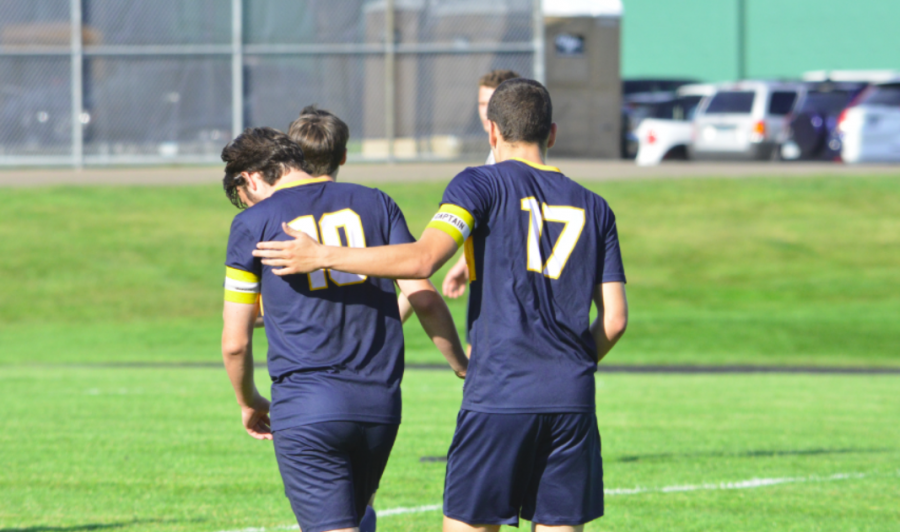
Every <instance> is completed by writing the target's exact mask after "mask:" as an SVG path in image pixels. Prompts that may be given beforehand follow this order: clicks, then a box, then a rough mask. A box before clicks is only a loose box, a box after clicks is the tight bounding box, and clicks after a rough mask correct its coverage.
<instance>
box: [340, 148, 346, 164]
mask: <svg viewBox="0 0 900 532" xmlns="http://www.w3.org/2000/svg"><path fill="white" fill-rule="evenodd" d="M346 162H347V149H346V148H344V156H343V157H341V162H339V163H338V166H344V163H346Z"/></svg>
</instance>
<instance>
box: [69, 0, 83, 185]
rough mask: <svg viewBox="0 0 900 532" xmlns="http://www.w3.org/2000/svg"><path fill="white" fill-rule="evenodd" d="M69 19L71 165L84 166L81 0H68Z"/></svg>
mask: <svg viewBox="0 0 900 532" xmlns="http://www.w3.org/2000/svg"><path fill="white" fill-rule="evenodd" d="M69 11H70V17H69V18H70V21H71V40H70V48H71V50H70V54H71V67H72V73H71V77H72V80H71V98H72V166H74V167H75V168H77V169H79V170H80V169H82V168H83V167H84V125H83V124H82V123H81V116H82V115H83V114H84V50H83V39H82V29H81V28H82V25H83V24H82V13H81V0H69Z"/></svg>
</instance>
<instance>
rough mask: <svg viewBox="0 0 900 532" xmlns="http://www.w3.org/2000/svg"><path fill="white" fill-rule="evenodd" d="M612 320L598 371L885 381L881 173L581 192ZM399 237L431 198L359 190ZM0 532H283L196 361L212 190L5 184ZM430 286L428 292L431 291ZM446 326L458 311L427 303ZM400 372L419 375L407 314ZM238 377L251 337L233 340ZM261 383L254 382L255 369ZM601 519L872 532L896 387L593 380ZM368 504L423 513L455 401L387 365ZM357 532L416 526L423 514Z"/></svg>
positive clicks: (205, 331) (212, 234) (897, 199)
mask: <svg viewBox="0 0 900 532" xmlns="http://www.w3.org/2000/svg"><path fill="white" fill-rule="evenodd" d="M589 186H590V187H591V188H592V189H594V190H596V191H598V192H599V193H601V194H602V195H603V196H605V197H606V198H607V199H608V200H609V201H610V203H611V205H612V206H613V208H614V209H615V211H616V214H617V217H618V223H619V230H620V237H621V241H622V247H623V254H624V259H625V265H626V271H627V273H628V276H629V285H628V295H629V302H630V305H631V322H630V325H629V331H628V333H627V334H626V336H625V338H624V339H623V341H622V342H621V343H620V345H618V346H617V347H616V348H615V350H614V351H613V353H611V354H610V355H609V357H608V359H607V362H608V363H613V364H648V363H652V364H713V365H715V364H750V365H753V364H766V365H788V364H808V365H840V366H890V367H900V352H898V350H897V343H898V342H897V341H898V339H900V334H898V332H897V327H896V321H897V316H900V277H898V276H897V274H896V271H897V264H898V260H897V259H898V253H897V250H898V249H900V247H898V245H900V210H898V205H900V178H898V177H859V178H793V179H775V178H771V179H769V178H767V179H748V180H715V179H706V180H678V181H640V182H610V183H594V184H590V185H589ZM382 188H383V189H384V190H385V191H387V192H388V193H389V194H391V195H392V196H393V197H394V198H395V199H396V200H397V201H398V203H399V204H400V206H401V207H402V208H403V210H404V212H405V213H406V215H407V218H408V221H409V224H410V228H411V229H412V231H413V233H414V234H419V233H420V232H421V231H422V228H423V227H424V225H425V223H426V222H427V220H428V219H429V218H430V215H431V214H432V212H433V210H434V208H435V206H436V204H437V202H438V201H439V199H440V194H441V191H442V189H443V184H440V183H435V184H415V185H410V184H403V185H385V186H383V187H382ZM4 195H5V200H6V201H5V205H4V206H5V208H4V209H3V210H0V274H2V275H3V276H4V278H5V280H6V282H4V283H2V284H0V402H2V404H4V405H5V406H6V410H5V411H4V414H5V415H4V423H3V427H4V430H3V431H0V532H14V531H15V532H25V531H28V532H49V531H53V532H58V531H67V532H68V531H84V530H105V529H109V530H122V531H128V532H131V531H139V530H172V531H176V530H177V531H181V530H185V531H188V530H190V531H200V532H217V531H222V530H240V529H244V528H250V527H267V528H271V527H276V528H277V527H279V526H284V525H290V524H291V523H292V516H291V514H290V509H289V507H288V504H287V501H286V499H285V498H284V497H283V495H282V489H281V484H280V478H279V476H278V473H277V469H276V465H275V461H274V457H273V452H272V447H271V445H270V444H269V443H263V442H257V441H255V440H252V439H251V438H249V437H248V436H246V435H245V434H244V432H243V430H242V428H241V426H240V421H239V416H238V411H237V407H236V405H235V403H234V398H233V394H232V392H231V389H230V386H229V384H228V382H227V378H226V376H225V373H224V371H223V370H221V369H218V368H214V367H210V368H175V367H133V366H127V365H126V366H124V367H111V366H109V365H108V364H105V363H121V362H140V363H151V365H152V364H154V363H163V362H177V363H180V362H188V363H197V362H200V363H210V364H217V363H218V362H219V361H220V354H219V346H218V343H219V335H220V317H219V315H220V311H221V297H222V296H221V285H222V277H223V267H222V262H223V258H224V247H225V240H226V237H227V231H228V226H229V222H230V218H231V217H232V216H233V215H234V214H235V212H236V211H235V210H234V209H233V208H232V207H231V206H230V204H228V203H227V200H226V199H225V197H224V194H222V193H221V191H220V190H219V189H217V188H216V187H158V188H154V187H147V188H129V187H84V188H66V187H63V188H46V189H5V190H4ZM442 278H443V273H439V274H438V275H437V276H435V282H436V283H439V281H440V280H441V279H442ZM451 310H452V311H453V312H454V315H455V316H456V317H457V319H458V323H460V324H461V323H462V320H461V318H462V316H463V315H464V304H463V302H461V301H456V302H452V303H451ZM406 333H407V344H408V349H407V355H408V360H409V361H411V362H418V363H439V362H441V360H442V359H441V358H440V356H439V355H437V354H436V353H435V352H434V350H433V349H430V348H429V346H428V343H427V341H426V340H425V338H424V335H423V334H422V333H421V332H420V331H419V326H418V324H417V323H415V320H411V323H409V324H407V326H406ZM257 342H258V345H257V348H258V351H257V353H258V358H260V359H261V358H262V354H263V353H264V351H263V349H264V344H265V342H264V339H261V338H258V339H257ZM257 378H258V380H259V383H260V387H261V388H263V389H266V388H267V384H266V380H267V379H266V376H265V374H264V372H258V373H257ZM597 379H598V396H597V404H598V419H599V424H600V430H601V434H602V435H603V442H604V460H605V466H606V467H605V473H606V476H605V478H606V484H607V516H606V517H604V518H603V519H601V520H599V521H598V522H596V523H594V524H592V525H591V526H590V527H589V530H594V531H599V530H605V531H625V530H629V531H632V530H634V531H641V530H647V531H651V530H696V531H701V530H702V531H708V530H729V531H732V530H735V531H743V530H746V531H758V530H800V531H825V530H828V531H831V530H834V531H847V530H850V531H863V530H865V531H888V530H896V529H897V523H898V522H900V506H898V504H897V501H898V500H900V446H898V444H897V442H898V441H900V401H898V400H897V390H898V389H900V377H898V376H841V375H830V376H824V375H773V374H750V375H672V374H659V375H628V374H603V373H601V374H599V375H598V377H597ZM403 389H404V405H405V407H404V408H405V410H404V424H403V425H402V428H401V432H400V436H399V437H398V441H397V444H396V446H395V450H394V453H393V455H392V458H391V462H390V464H389V466H388V470H387V472H386V475H385V478H384V480H383V483H382V490H381V493H380V494H379V498H378V501H377V506H378V507H379V509H380V510H382V512H384V511H385V510H394V509H397V508H419V507H423V506H424V507H432V506H433V505H437V504H439V503H440V500H441V488H442V483H443V470H444V465H443V464H442V463H440V462H421V461H420V458H421V457H428V456H442V455H444V454H445V453H446V450H447V447H448V445H449V442H450V437H451V435H452V432H453V425H454V420H455V414H456V411H457V409H458V406H459V401H460V396H461V383H460V382H459V381H458V380H457V379H455V378H454V377H453V375H452V374H450V373H449V372H444V371H422V370H410V371H408V372H407V375H406V377H405V380H404V386H403ZM389 513H390V512H388V514H385V515H383V516H382V517H381V518H380V520H379V527H380V530H382V531H385V532H391V531H421V530H437V529H438V528H439V523H440V519H441V514H440V511H439V510H434V509H425V510H422V509H421V508H420V509H419V510H418V511H415V512H408V513H394V514H393V515H389Z"/></svg>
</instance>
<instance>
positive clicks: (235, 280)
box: [225, 218, 262, 305]
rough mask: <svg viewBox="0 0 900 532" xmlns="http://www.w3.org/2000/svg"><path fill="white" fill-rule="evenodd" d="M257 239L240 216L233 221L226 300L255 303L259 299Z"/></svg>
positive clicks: (226, 265) (227, 268) (228, 254)
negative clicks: (254, 251)
mask: <svg viewBox="0 0 900 532" xmlns="http://www.w3.org/2000/svg"><path fill="white" fill-rule="evenodd" d="M254 249H256V239H255V238H253V237H252V236H251V234H250V231H248V230H247V227H246V226H245V225H244V224H243V223H241V221H240V220H239V219H238V218H235V219H234V221H233V222H231V234H230V235H229V236H228V252H227V254H226V258H225V301H230V302H232V303H247V304H251V305H255V304H256V302H257V301H258V300H259V292H260V276H261V274H262V271H261V266H260V262H259V260H258V259H257V258H256V257H254V256H253V250H254Z"/></svg>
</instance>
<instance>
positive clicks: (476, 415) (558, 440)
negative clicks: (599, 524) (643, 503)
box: [444, 410, 603, 526]
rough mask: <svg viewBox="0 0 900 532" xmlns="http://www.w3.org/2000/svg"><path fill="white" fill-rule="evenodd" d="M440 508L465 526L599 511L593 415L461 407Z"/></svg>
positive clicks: (557, 521)
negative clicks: (494, 410) (485, 410)
mask: <svg viewBox="0 0 900 532" xmlns="http://www.w3.org/2000/svg"><path fill="white" fill-rule="evenodd" d="M444 515H446V516H447V517H450V518H451V519H456V520H457V521H462V522H463V523H467V524H470V525H512V526H518V524H519V516H520V515H521V517H522V518H523V519H527V520H529V521H532V522H534V523H538V524H542V525H550V526H560V525H580V524H583V523H587V522H588V521H592V520H594V519H596V518H598V517H600V516H602V515H603V461H602V459H601V458H600V433H599V432H598V430H597V417H596V416H595V415H594V414H585V413H581V414H577V413H570V414H485V413H482V412H471V411H468V410H461V411H460V412H459V416H458V417H457V421H456V434H454V435H453V443H451V444H450V453H449V455H448V457H447V477H446V480H445V481H444Z"/></svg>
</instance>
